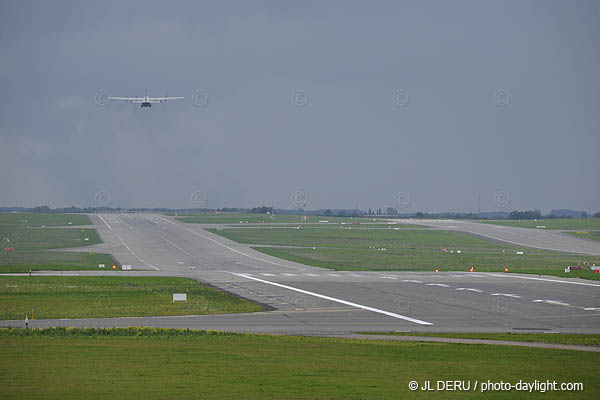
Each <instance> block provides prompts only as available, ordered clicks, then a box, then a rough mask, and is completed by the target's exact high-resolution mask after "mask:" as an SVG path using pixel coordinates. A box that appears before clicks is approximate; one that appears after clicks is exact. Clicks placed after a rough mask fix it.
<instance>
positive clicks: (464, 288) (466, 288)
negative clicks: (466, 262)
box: [456, 287, 483, 293]
mask: <svg viewBox="0 0 600 400" xmlns="http://www.w3.org/2000/svg"><path fill="white" fill-rule="evenodd" d="M456 290H468V291H469V292H477V293H483V290H479V289H473V288H468V287H459V288H456Z"/></svg>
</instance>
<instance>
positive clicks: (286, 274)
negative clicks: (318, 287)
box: [281, 272, 298, 276]
mask: <svg viewBox="0 0 600 400" xmlns="http://www.w3.org/2000/svg"><path fill="white" fill-rule="evenodd" d="M281 275H284V276H298V275H296V274H289V273H286V272H284V273H282V274H281Z"/></svg>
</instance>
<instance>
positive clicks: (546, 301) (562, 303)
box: [533, 299, 570, 307]
mask: <svg viewBox="0 0 600 400" xmlns="http://www.w3.org/2000/svg"><path fill="white" fill-rule="evenodd" d="M533 303H545V304H554V305H556V306H565V307H568V306H570V304H569V303H565V302H564V301H558V300H539V299H538V300H533Z"/></svg>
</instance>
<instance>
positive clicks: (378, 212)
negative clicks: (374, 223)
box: [377, 207, 383, 215]
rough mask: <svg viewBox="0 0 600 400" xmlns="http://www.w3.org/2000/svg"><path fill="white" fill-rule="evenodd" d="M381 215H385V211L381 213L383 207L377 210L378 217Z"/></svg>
mask: <svg viewBox="0 0 600 400" xmlns="http://www.w3.org/2000/svg"><path fill="white" fill-rule="evenodd" d="M381 214H383V211H381V207H379V208H378V209H377V215H381Z"/></svg>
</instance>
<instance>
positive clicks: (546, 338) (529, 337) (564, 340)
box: [357, 332, 600, 346]
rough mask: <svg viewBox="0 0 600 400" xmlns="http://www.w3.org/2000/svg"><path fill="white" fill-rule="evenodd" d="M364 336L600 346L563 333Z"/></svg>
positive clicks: (594, 339)
mask: <svg viewBox="0 0 600 400" xmlns="http://www.w3.org/2000/svg"><path fill="white" fill-rule="evenodd" d="M357 333H359V334H362V335H392V336H427V337H443V338H457V339H485V340H508V341H515V342H530V343H553V344H573V345H579V346H600V335H586V334H566V333H565V334H563V333H510V332H508V333H429V332H427V333H424V332H357Z"/></svg>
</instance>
